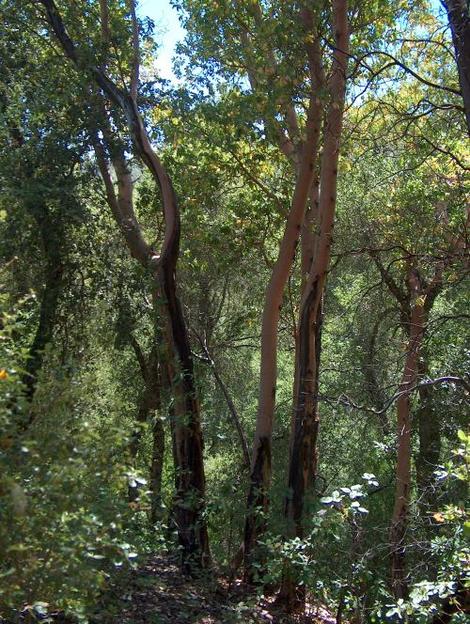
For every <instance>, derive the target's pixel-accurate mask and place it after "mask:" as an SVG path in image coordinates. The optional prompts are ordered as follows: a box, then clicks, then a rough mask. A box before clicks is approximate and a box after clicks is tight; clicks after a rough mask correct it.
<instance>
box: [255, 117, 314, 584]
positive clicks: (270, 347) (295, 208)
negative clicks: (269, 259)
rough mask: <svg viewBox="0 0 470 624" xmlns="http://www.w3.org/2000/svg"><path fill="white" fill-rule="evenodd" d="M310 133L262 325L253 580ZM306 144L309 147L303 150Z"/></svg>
mask: <svg viewBox="0 0 470 624" xmlns="http://www.w3.org/2000/svg"><path fill="white" fill-rule="evenodd" d="M317 119H319V114H318V112H317V113H316V117H315V123H312V127H311V128H309V130H308V132H309V134H310V135H311V136H310V141H308V142H307V143H306V145H304V149H303V154H302V162H301V165H300V170H299V174H298V177H297V182H296V187H295V191H294V196H293V199H292V205H291V209H290V212H289V216H288V219H287V224H286V229H285V231H284V235H283V238H282V241H281V246H280V248H279V254H278V257H277V260H276V263H275V265H274V267H273V271H272V274H271V278H270V280H269V283H268V286H267V289H266V294H265V301H264V308H263V318H262V327H261V370H260V390H259V403H258V414H257V418H256V431H255V441H254V446H253V455H252V463H251V476H250V488H249V493H248V500H247V516H246V521H245V538H244V555H245V580H246V582H252V581H253V578H254V574H255V570H254V568H253V565H252V564H253V562H254V559H253V550H254V548H255V546H256V544H257V541H258V537H259V535H261V534H262V533H264V531H265V526H266V514H267V512H268V489H269V485H270V482H271V438H272V428H273V418H274V408H275V402H276V379H277V326H278V322H279V316H280V310H281V307H282V297H283V293H284V288H285V285H286V283H287V279H288V277H289V272H290V270H291V268H292V264H293V262H294V259H295V252H296V248H297V243H298V240H299V236H300V231H301V227H302V223H303V220H304V215H305V208H306V204H307V199H308V195H309V192H310V187H311V184H312V180H313V173H314V167H315V158H316V153H317V146H318V134H319V127H318V125H317V122H316V120H317ZM306 146H309V149H307V147H306Z"/></svg>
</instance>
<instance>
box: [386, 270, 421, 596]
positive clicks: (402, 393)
mask: <svg viewBox="0 0 470 624" xmlns="http://www.w3.org/2000/svg"><path fill="white" fill-rule="evenodd" d="M410 285H411V292H412V293H414V299H415V301H414V303H413V304H412V308H411V314H410V320H409V339H408V345H407V350H406V359H405V366H404V370H403V376H402V380H401V383H400V386H399V398H398V400H397V439H398V448H397V465H396V489H395V504H394V509H393V515H392V523H391V528H390V553H391V579H392V589H393V593H394V595H395V597H396V598H403V599H406V598H407V594H408V585H407V574H406V556H405V555H406V545H405V540H406V531H407V526H408V510H409V503H410V487H411V406H410V392H411V389H412V388H413V386H415V385H416V382H417V380H418V372H419V352H420V349H421V344H422V340H423V333H424V309H423V303H422V302H421V301H420V300H419V299H417V295H418V294H419V293H420V289H419V284H418V278H417V277H416V276H415V275H414V270H411V272H410Z"/></svg>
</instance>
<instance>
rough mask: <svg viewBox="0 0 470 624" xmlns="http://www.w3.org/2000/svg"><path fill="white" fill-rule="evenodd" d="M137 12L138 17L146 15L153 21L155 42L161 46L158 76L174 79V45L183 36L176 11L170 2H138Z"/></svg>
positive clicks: (160, 0)
mask: <svg viewBox="0 0 470 624" xmlns="http://www.w3.org/2000/svg"><path fill="white" fill-rule="evenodd" d="M138 11H139V14H140V15H146V16H148V17H150V18H152V19H153V20H154V21H155V25H156V29H157V41H158V42H159V43H160V44H161V47H160V50H159V54H158V58H157V62H156V65H157V68H158V70H159V72H160V75H161V76H162V78H168V79H170V80H172V79H174V74H173V71H172V69H171V65H172V61H171V59H172V56H173V54H174V50H175V46H176V44H177V43H178V41H181V40H182V39H183V37H184V34H185V33H184V30H183V29H182V28H181V26H180V24H179V21H178V15H177V13H176V11H175V10H174V9H173V8H172V7H171V5H170V0H140V2H139V3H138Z"/></svg>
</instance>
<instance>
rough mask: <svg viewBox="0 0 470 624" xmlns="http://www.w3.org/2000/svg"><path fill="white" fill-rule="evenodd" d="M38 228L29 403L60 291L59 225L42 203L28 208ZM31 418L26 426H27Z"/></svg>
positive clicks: (25, 375) (28, 365)
mask: <svg viewBox="0 0 470 624" xmlns="http://www.w3.org/2000/svg"><path fill="white" fill-rule="evenodd" d="M29 212H30V214H32V216H33V217H34V219H35V221H36V224H37V226H38V229H39V232H40V235H41V240H42V246H43V253H44V258H45V267H44V288H43V290H42V293H41V296H40V300H41V304H40V311H39V323H38V326H37V330H36V334H35V336H34V340H33V342H32V344H31V346H30V349H29V354H28V360H27V362H26V365H25V371H24V373H23V375H22V382H23V384H24V387H25V395H26V398H27V399H28V401H29V402H31V401H32V400H33V397H34V393H35V391H36V384H37V377H38V374H39V372H40V370H41V367H42V364H43V361H44V350H45V348H46V347H47V345H48V343H49V342H50V341H51V340H52V338H53V335H54V328H55V326H56V322H57V312H58V307H59V299H60V295H61V292H62V289H63V274H64V265H63V260H62V240H61V239H62V232H61V229H60V227H59V225H58V224H57V223H56V222H53V221H52V220H51V218H50V216H49V210H48V207H47V206H46V204H45V203H42V202H40V203H39V204H37V205H34V206H31V207H29ZM31 421H32V415H30V416H29V421H28V423H27V424H26V426H28V425H29V424H31Z"/></svg>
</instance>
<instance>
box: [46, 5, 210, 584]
mask: <svg viewBox="0 0 470 624" xmlns="http://www.w3.org/2000/svg"><path fill="white" fill-rule="evenodd" d="M40 3H41V4H42V5H43V6H44V7H45V12H46V19H47V21H48V23H49V25H50V27H51V29H52V30H53V32H54V34H55V36H56V38H57V40H58V41H59V43H60V45H61V47H62V50H63V51H64V54H65V55H66V56H67V57H68V58H69V59H70V60H71V61H72V62H73V63H74V64H75V66H76V68H77V69H78V70H79V71H82V72H83V73H84V74H85V75H88V76H89V77H90V79H91V80H92V81H93V82H94V84H95V85H96V86H98V87H99V88H100V89H101V91H102V93H103V94H104V95H105V97H106V99H107V100H108V101H110V102H112V103H113V104H114V105H115V106H117V107H118V108H119V109H121V110H122V112H123V113H124V115H125V118H126V122H127V127H128V131H129V134H130V137H131V139H132V142H133V145H134V149H135V152H136V154H137V155H138V156H139V158H140V159H141V160H142V162H143V163H144V165H145V166H146V167H147V169H148V170H149V172H150V174H151V175H152V177H153V179H154V180H155V182H156V184H157V186H158V187H159V189H160V194H161V198H162V206H163V214H164V222H165V233H164V239H163V243H162V249H161V252H160V253H157V252H156V251H155V250H154V249H153V248H152V246H151V245H149V244H148V243H147V242H146V240H145V238H144V237H143V234H142V230H141V228H140V225H139V223H138V221H137V218H136V216H135V213H134V209H133V199H132V191H133V185H132V179H131V175H130V171H129V170H128V167H127V163H126V161H125V157H124V151H123V148H122V146H120V145H119V141H118V140H117V141H111V142H110V144H109V145H108V149H109V152H110V154H111V157H112V159H113V164H114V167H115V170H116V176H117V180H118V190H119V194H118V196H116V193H115V191H114V185H113V183H112V180H111V176H110V173H109V168H108V164H107V162H106V156H105V151H104V149H103V148H102V145H101V142H100V140H99V139H98V138H97V133H95V138H94V147H95V153H96V157H97V161H98V164H99V167H100V170H101V174H102V176H103V180H104V184H105V188H106V195H107V200H108V204H109V206H110V208H111V211H112V213H113V215H114V217H115V219H116V221H117V222H118V224H119V226H120V228H121V231H122V233H123V236H124V237H125V240H126V242H127V245H128V248H129V250H130V253H131V255H132V256H133V257H135V258H136V259H137V260H138V261H139V262H140V264H141V265H142V266H143V267H144V268H145V269H146V270H147V271H149V273H150V274H151V276H152V278H153V281H154V290H155V293H157V294H158V295H159V296H158V295H157V297H156V298H155V300H156V301H158V304H157V305H158V310H157V309H156V313H158V312H160V313H161V315H162V317H163V324H164V327H165V331H164V333H163V337H164V340H165V341H166V343H167V353H168V357H169V365H171V366H172V368H173V371H174V374H173V375H171V376H170V377H169V382H170V384H171V392H172V394H173V396H174V398H175V408H174V412H175V426H174V432H175V434H174V438H175V439H174V450H175V464H176V473H177V504H176V510H177V511H176V516H177V527H178V534H179V539H180V544H181V552H182V566H183V570H184V571H185V572H192V571H193V570H196V569H198V568H201V567H205V566H206V565H208V563H209V559H210V556H209V542H208V534H207V527H206V523H205V519H204V513H203V509H204V497H205V478H204V464H203V442H202V432H201V425H200V416H199V405H198V401H197V398H196V390H195V383H194V372H193V363H192V359H191V350H190V345H189V338H188V332H187V329H186V323H185V319H184V316H183V312H182V308H181V304H180V301H179V299H178V296H177V292H176V264H177V261H178V256H179V243H180V214H179V208H178V204H177V201H176V197H175V193H174V191H173V186H172V184H171V180H170V177H169V175H168V173H167V172H166V170H165V168H164V166H163V164H162V163H161V161H160V159H159V158H158V156H157V154H156V153H155V151H154V150H153V148H152V145H151V143H150V139H149V137H148V134H147V131H146V129H145V126H144V123H143V120H142V117H141V116H140V113H139V111H138V108H137V103H136V94H137V81H138V69H139V63H138V61H139V59H138V55H139V50H138V28H137V25H136V17H135V3H134V1H133V0H130V9H131V10H130V14H131V16H132V22H133V52H134V58H133V63H132V72H131V85H130V92H129V93H128V92H126V91H124V90H122V89H121V88H119V87H118V86H117V85H116V84H115V83H114V82H113V81H112V80H111V79H110V78H109V77H108V76H107V75H106V73H105V71H104V70H103V68H102V67H99V66H97V65H94V64H93V63H87V64H86V65H84V62H85V61H84V60H83V59H84V58H85V57H86V55H85V56H83V55H82V54H80V50H79V47H78V46H77V45H76V43H75V42H73V41H72V40H71V38H70V36H69V34H68V32H67V30H66V28H65V25H64V23H63V21H62V17H61V15H60V13H59V11H58V9H57V6H56V5H55V3H54V0H40ZM101 108H102V109H104V105H102V106H101ZM99 116H100V117H101V121H102V123H104V126H103V127H102V128H100V130H102V132H103V136H104V137H105V139H108V143H109V137H110V136H111V135H112V131H110V125H109V123H108V121H107V120H106V114H104V115H103V111H100V115H99Z"/></svg>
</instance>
